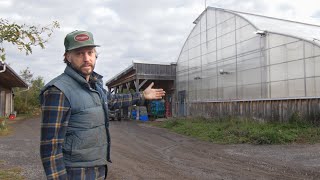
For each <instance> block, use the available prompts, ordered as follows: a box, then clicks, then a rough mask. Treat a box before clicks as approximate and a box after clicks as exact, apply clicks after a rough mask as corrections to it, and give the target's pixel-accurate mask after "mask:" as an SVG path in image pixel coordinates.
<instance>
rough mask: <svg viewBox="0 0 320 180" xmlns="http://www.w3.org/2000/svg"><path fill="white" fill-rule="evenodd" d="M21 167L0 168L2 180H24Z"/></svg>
mask: <svg viewBox="0 0 320 180" xmlns="http://www.w3.org/2000/svg"><path fill="white" fill-rule="evenodd" d="M21 172H22V170H21V168H18V167H17V168H9V169H0V179H1V180H23V179H24V178H23V177H22V175H21Z"/></svg>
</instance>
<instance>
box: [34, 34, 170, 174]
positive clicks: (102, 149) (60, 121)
mask: <svg viewBox="0 0 320 180" xmlns="http://www.w3.org/2000/svg"><path fill="white" fill-rule="evenodd" d="M64 45H65V54H64V62H65V63H66V64H67V66H66V68H65V70H64V73H62V74H61V75H60V76H58V77H56V78H55V79H53V80H52V81H50V82H49V83H48V84H47V85H46V86H45V87H44V88H43V89H42V90H41V93H40V99H41V109H42V123H41V144H40V154H41V160H42V163H43V167H44V170H45V173H46V175H47V179H69V180H70V179H77V180H78V179H104V178H106V176H107V172H108V169H107V166H106V164H107V161H109V162H111V159H110V134H109V124H108V108H110V107H112V108H120V107H124V106H130V105H132V104H142V103H143V101H144V99H161V98H162V97H163V96H164V95H165V92H164V91H163V90H162V89H152V86H153V83H151V84H150V86H149V87H148V88H147V89H145V90H144V91H143V92H142V93H134V94H123V95H110V94H107V93H106V90H105V89H104V88H103V84H102V76H100V75H99V74H97V73H95V72H94V67H95V65H96V59H97V52H96V49H95V48H96V47H97V46H98V45H96V44H95V43H94V40H93V35H92V33H90V32H87V31H74V32H71V33H69V34H67V36H66V37H65V40H64Z"/></svg>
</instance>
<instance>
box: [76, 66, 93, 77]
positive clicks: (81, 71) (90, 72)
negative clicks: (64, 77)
mask: <svg viewBox="0 0 320 180" xmlns="http://www.w3.org/2000/svg"><path fill="white" fill-rule="evenodd" d="M70 65H71V67H72V68H73V69H74V70H75V71H77V72H78V74H80V75H82V76H84V77H85V76H89V75H91V74H92V73H93V70H94V67H95V65H94V64H89V66H90V67H91V70H90V71H89V72H88V71H84V70H82V68H83V67H86V66H87V65H86V64H82V65H81V66H80V67H76V66H74V65H73V64H70Z"/></svg>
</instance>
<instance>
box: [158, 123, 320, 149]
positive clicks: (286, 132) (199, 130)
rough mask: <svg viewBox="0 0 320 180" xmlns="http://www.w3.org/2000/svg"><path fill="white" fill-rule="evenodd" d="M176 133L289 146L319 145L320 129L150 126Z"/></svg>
mask: <svg viewBox="0 0 320 180" xmlns="http://www.w3.org/2000/svg"><path fill="white" fill-rule="evenodd" d="M152 124H153V125H156V126H158V127H163V128H167V129H170V130H172V131H174V132H176V133H179V134H184V135H187V136H191V137H195V138H198V139H201V140H204V141H210V142H215V143H220V144H239V143H249V144H290V143H317V142H320V128H319V127H315V126H313V125H311V124H308V123H305V122H301V121H292V122H290V123H274V122H273V123H259V122H256V121H254V120H250V119H240V118H224V119H203V118H194V119H173V120H168V121H164V122H160V123H158V122H157V123H152Z"/></svg>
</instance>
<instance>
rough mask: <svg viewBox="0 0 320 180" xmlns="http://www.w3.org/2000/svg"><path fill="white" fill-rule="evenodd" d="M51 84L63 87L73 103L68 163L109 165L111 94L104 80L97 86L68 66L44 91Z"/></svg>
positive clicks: (65, 152)
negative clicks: (91, 84) (105, 88)
mask: <svg viewBox="0 0 320 180" xmlns="http://www.w3.org/2000/svg"><path fill="white" fill-rule="evenodd" d="M96 75H97V76H99V75H98V74H96ZM100 77H101V76H100ZM50 86H55V87H57V88H58V89H60V90H61V91H62V92H63V93H64V95H65V96H66V98H67V99H68V101H69V102H70V105H71V117H70V119H69V123H68V127H67V132H66V136H65V139H64V144H63V147H62V150H63V158H64V163H65V166H66V167H92V166H99V165H105V164H106V163H107V161H110V135H109V130H108V128H109V124H108V107H107V103H106V102H107V97H106V96H107V95H106V93H105V90H104V89H103V88H102V87H103V86H102V80H101V79H100V80H98V82H96V83H95V86H96V87H95V89H93V88H91V87H90V86H89V84H88V83H87V82H86V80H85V79H84V78H83V77H82V76H80V75H79V74H78V73H77V72H75V71H74V70H73V69H72V68H71V67H69V66H67V67H66V69H65V71H64V73H63V74H61V75H60V76H58V77H56V78H55V79H53V80H52V81H50V82H49V83H48V84H47V85H46V86H45V88H44V89H43V90H42V93H43V92H44V91H45V90H46V89H47V88H49V87H50ZM110 162H111V161H110Z"/></svg>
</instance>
